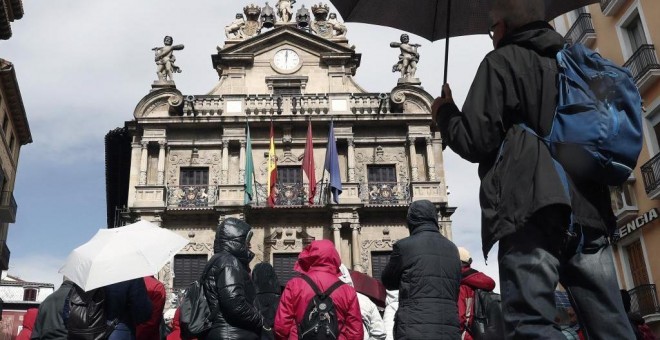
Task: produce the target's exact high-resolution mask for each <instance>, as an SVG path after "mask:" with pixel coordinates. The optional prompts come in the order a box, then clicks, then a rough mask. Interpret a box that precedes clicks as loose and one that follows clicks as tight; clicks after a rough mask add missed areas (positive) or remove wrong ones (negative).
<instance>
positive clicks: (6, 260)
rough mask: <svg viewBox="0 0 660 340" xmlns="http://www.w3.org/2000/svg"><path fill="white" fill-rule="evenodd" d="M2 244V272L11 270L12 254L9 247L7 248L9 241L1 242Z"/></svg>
mask: <svg viewBox="0 0 660 340" xmlns="http://www.w3.org/2000/svg"><path fill="white" fill-rule="evenodd" d="M0 243H2V246H0V251H2V253H0V270H8V269H9V257H10V255H11V252H10V251H9V247H7V241H0Z"/></svg>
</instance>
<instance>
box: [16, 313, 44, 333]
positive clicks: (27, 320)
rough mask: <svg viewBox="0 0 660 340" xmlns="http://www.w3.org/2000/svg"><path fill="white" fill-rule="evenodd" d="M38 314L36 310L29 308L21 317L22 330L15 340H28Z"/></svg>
mask: <svg viewBox="0 0 660 340" xmlns="http://www.w3.org/2000/svg"><path fill="white" fill-rule="evenodd" d="M38 312H39V310H38V309H37V308H30V309H28V310H27V312H25V314H24V315H23V329H21V331H20V332H19V333H18V336H17V337H16V340H30V337H31V336H32V330H33V329H34V323H35V321H36V320H37V313H38Z"/></svg>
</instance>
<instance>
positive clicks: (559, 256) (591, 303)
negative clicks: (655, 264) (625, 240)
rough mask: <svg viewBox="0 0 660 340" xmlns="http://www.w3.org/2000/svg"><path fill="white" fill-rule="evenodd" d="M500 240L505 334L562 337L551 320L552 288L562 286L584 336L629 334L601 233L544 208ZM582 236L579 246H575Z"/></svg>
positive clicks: (609, 252) (553, 309) (553, 308)
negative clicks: (572, 232)
mask: <svg viewBox="0 0 660 340" xmlns="http://www.w3.org/2000/svg"><path fill="white" fill-rule="evenodd" d="M544 210H545V211H543V212H542V213H540V214H538V215H537V216H535V217H534V218H532V219H531V220H530V222H529V223H527V225H525V226H524V227H523V228H521V229H520V230H519V231H517V232H516V233H514V234H512V235H508V236H506V237H504V238H503V239H502V240H500V245H499V254H498V260H499V270H500V290H501V295H502V310H503V312H504V324H505V330H506V338H507V339H565V337H564V336H563V335H562V333H561V329H560V328H559V326H558V325H557V324H555V322H554V320H555V316H556V315H557V310H556V306H555V299H554V290H555V287H556V286H557V283H558V282H561V284H562V286H564V288H566V290H567V292H568V295H569V297H570V298H571V304H572V305H573V308H574V309H575V312H576V314H577V316H578V319H579V321H580V323H581V325H582V331H583V334H584V335H585V337H586V338H587V339H635V335H634V333H633V331H632V328H631V327H630V323H629V322H628V319H627V317H626V314H625V312H624V309H623V302H622V300H621V294H620V293H619V287H618V285H617V281H616V276H615V275H616V274H615V271H614V261H613V258H612V249H611V247H610V244H609V241H608V240H607V238H606V237H605V235H604V232H602V231H597V230H594V229H592V228H587V227H577V228H576V232H577V236H572V237H571V236H569V235H568V233H567V232H566V229H567V228H566V227H565V225H566V222H565V221H566V220H565V219H562V218H560V217H559V216H560V214H559V213H558V212H557V213H556V214H553V210H552V209H547V208H546V209H544ZM582 236H584V243H583V248H582V251H580V252H578V251H577V246H578V243H579V240H580V238H581V237H582Z"/></svg>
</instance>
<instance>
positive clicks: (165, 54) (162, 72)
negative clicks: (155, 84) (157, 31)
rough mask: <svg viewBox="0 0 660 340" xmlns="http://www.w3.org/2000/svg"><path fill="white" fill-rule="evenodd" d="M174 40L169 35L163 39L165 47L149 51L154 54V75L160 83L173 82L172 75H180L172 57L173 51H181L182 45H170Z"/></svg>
mask: <svg viewBox="0 0 660 340" xmlns="http://www.w3.org/2000/svg"><path fill="white" fill-rule="evenodd" d="M173 42H174V40H173V39H172V37H170V36H169V35H168V36H166V37H165V39H163V43H164V44H165V46H163V47H154V48H152V49H151V50H152V51H154V52H156V58H155V59H156V66H157V69H156V74H158V80H159V81H161V82H165V81H173V80H172V74H173V73H181V69H180V68H179V67H178V66H176V65H174V62H175V61H176V58H175V57H174V51H180V50H182V49H183V45H174V46H172V43H173Z"/></svg>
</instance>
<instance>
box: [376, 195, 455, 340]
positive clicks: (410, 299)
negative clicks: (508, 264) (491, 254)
mask: <svg viewBox="0 0 660 340" xmlns="http://www.w3.org/2000/svg"><path fill="white" fill-rule="evenodd" d="M437 218H438V217H437V213H436V209H435V206H434V205H433V203H431V202H430V201H428V200H422V201H415V202H413V203H412V204H411V205H410V208H409V209H408V229H409V230H410V236H409V237H406V238H404V239H402V240H399V241H398V242H396V243H395V244H394V247H393V249H392V255H390V261H389V262H388V263H387V266H386V267H385V269H384V270H383V274H382V281H383V284H384V285H385V288H387V289H388V290H397V289H398V290H399V310H398V311H397V313H396V316H395V321H394V322H395V326H394V338H395V339H459V338H460V333H459V325H458V309H457V308H456V301H457V300H458V289H459V283H460V281H461V263H460V260H459V257H458V248H456V245H454V244H453V243H452V242H451V241H449V240H448V239H446V238H445V237H444V236H442V235H441V234H440V232H439V229H438V221H437Z"/></svg>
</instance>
